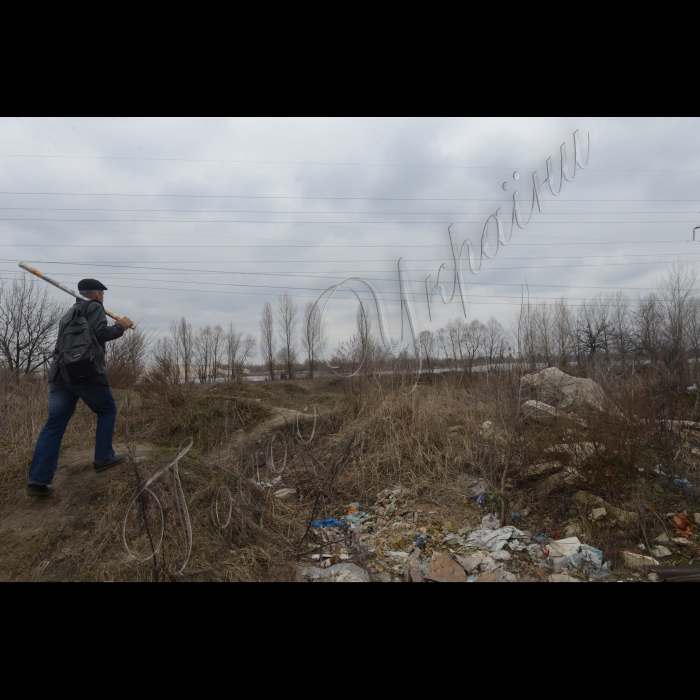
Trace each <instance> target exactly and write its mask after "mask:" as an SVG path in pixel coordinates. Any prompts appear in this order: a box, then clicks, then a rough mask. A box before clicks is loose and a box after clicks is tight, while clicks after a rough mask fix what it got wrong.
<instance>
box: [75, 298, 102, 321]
mask: <svg viewBox="0 0 700 700" xmlns="http://www.w3.org/2000/svg"><path fill="white" fill-rule="evenodd" d="M93 302H95V303H96V304H99V302H98V301H97V299H86V300H85V301H84V303H83V305H82V306H78V307H77V308H76V309H75V311H73V316H72V319H73V320H74V319H75V318H76V317H80V316H84V317H85V318H87V310H88V307H89V306H90V304H92V303H93Z"/></svg>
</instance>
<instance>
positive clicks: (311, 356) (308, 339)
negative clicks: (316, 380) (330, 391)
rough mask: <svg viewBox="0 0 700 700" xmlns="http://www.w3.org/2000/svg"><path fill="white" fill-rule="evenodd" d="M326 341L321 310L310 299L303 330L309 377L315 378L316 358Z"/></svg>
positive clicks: (302, 339) (303, 345)
mask: <svg viewBox="0 0 700 700" xmlns="http://www.w3.org/2000/svg"><path fill="white" fill-rule="evenodd" d="M325 343H326V338H325V332H324V329H323V328H322V327H321V310H320V309H319V308H318V306H317V305H316V304H315V303H314V302H312V301H310V302H309V303H308V304H307V305H306V309H304V321H303V324H302V330H301V345H302V347H303V348H304V352H305V354H306V358H307V361H308V363H309V377H310V378H312V379H313V376H314V369H315V366H316V360H317V358H318V356H319V354H320V353H321V349H322V348H323V346H324V345H325Z"/></svg>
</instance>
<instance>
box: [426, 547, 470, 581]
mask: <svg viewBox="0 0 700 700" xmlns="http://www.w3.org/2000/svg"><path fill="white" fill-rule="evenodd" d="M426 579H428V580H430V581H434V582H436V583H466V581H467V574H466V572H465V571H464V569H463V568H462V567H461V566H460V565H459V564H458V563H457V562H456V561H454V559H451V558H450V557H448V556H447V555H446V554H434V555H433V558H432V559H431V560H430V566H429V568H428V574H427V575H426Z"/></svg>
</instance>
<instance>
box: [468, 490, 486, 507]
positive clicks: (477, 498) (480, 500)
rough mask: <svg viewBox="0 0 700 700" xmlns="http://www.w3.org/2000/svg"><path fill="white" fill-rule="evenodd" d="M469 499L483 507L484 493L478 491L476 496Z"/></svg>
mask: <svg viewBox="0 0 700 700" xmlns="http://www.w3.org/2000/svg"><path fill="white" fill-rule="evenodd" d="M469 500H470V501H473V502H474V503H476V504H478V506H479V507H480V508H483V507H484V494H483V493H480V494H479V495H478V496H475V497H474V498H470V499H469Z"/></svg>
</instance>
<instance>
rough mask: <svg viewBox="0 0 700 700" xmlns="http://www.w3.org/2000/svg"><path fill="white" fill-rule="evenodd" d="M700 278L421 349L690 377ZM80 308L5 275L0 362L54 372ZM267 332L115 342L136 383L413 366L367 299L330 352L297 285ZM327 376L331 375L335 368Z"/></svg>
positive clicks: (273, 311) (425, 359)
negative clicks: (150, 377) (376, 326)
mask: <svg viewBox="0 0 700 700" xmlns="http://www.w3.org/2000/svg"><path fill="white" fill-rule="evenodd" d="M698 291H700V287H699V280H698V274H697V272H696V270H695V269H693V268H691V267H689V266H688V265H685V264H681V263H676V264H674V265H672V266H671V267H670V268H669V270H668V272H667V274H666V275H665V276H664V277H663V278H662V279H661V280H660V281H659V283H658V284H657V285H656V287H655V288H654V289H653V290H652V291H651V292H650V293H648V294H646V295H643V296H642V295H640V296H638V297H637V298H636V299H634V300H633V299H631V298H630V297H628V296H627V295H625V294H624V293H623V292H621V291H616V292H614V293H611V294H607V295H597V296H595V297H593V298H592V299H586V300H583V301H581V303H579V304H571V303H570V302H569V301H568V300H567V299H566V298H564V297H562V298H560V299H557V300H555V301H553V302H549V301H538V300H536V299H535V300H532V299H531V298H530V297H529V296H528V295H527V294H525V295H524V296H523V299H522V303H521V304H520V307H519V309H518V311H517V312H516V313H515V315H514V316H513V317H512V318H511V320H510V323H509V327H508V328H507V329H506V328H504V327H503V325H502V324H501V323H499V321H498V320H496V319H495V318H490V319H489V320H488V321H487V322H486V323H482V322H481V321H479V320H476V319H475V320H471V321H468V320H465V319H462V318H457V319H454V320H451V321H449V322H448V323H447V324H446V325H445V326H444V327H443V328H440V329H438V330H436V331H430V330H424V331H423V332H422V333H421V334H420V338H419V345H420V352H421V359H422V366H423V369H424V370H427V371H428V372H433V371H435V370H438V369H452V370H457V369H463V370H467V371H471V370H473V369H474V367H475V366H477V365H480V364H481V365H486V366H487V367H489V368H496V367H498V366H499V365H501V364H503V363H504V362H505V363H509V362H513V361H519V362H523V361H524V362H526V363H529V364H530V365H532V366H533V367H534V366H536V365H538V364H542V365H546V366H554V365H556V366H559V367H562V368H564V367H566V366H567V365H569V364H571V363H576V364H578V365H579V366H582V367H586V366H590V365H600V364H612V363H616V364H623V365H632V366H634V365H639V364H642V363H644V364H647V363H660V364H663V365H664V366H665V367H667V368H668V369H669V370H670V371H672V372H675V373H677V374H678V373H680V374H682V373H684V372H686V370H687V368H688V364H689V360H694V359H695V358H698V357H700V296H699V295H698ZM68 306H69V304H67V303H61V302H60V301H57V300H55V299H53V298H52V296H51V294H50V292H49V290H48V288H47V287H45V286H43V285H40V283H39V281H38V280H33V279H29V278H27V277H22V278H18V279H14V280H11V281H8V280H0V367H2V368H5V369H7V370H10V371H12V372H15V373H17V374H31V373H33V372H36V371H39V370H42V369H46V367H47V364H48V362H49V361H50V359H51V356H52V354H53V349H54V345H55V342H56V331H57V324H58V321H59V319H60V318H61V316H62V315H63V314H64V313H65V312H66V311H67V309H68ZM259 332H260V335H259V338H255V337H254V336H253V335H251V334H245V333H243V332H239V331H237V329H236V328H235V326H234V325H233V324H232V323H229V324H228V326H226V327H224V326H222V325H215V326H206V327H204V328H199V329H196V330H195V329H193V327H192V325H191V324H190V323H188V322H187V320H186V319H184V318H181V319H180V320H173V321H171V323H170V327H169V334H168V335H166V336H165V337H162V338H160V339H158V340H156V341H155V342H153V341H152V338H151V333H149V331H148V330H147V329H144V328H142V327H139V329H137V330H136V331H129V333H125V334H124V336H123V337H122V338H121V339H120V340H119V341H117V342H114V343H108V344H107V351H108V357H107V360H108V365H109V367H110V374H111V375H113V374H114V373H115V372H116V373H117V374H120V376H122V378H123V381H124V382H125V383H133V382H134V381H136V380H137V379H138V377H139V376H140V374H141V372H142V371H143V370H144V367H145V366H146V365H148V364H151V365H155V366H156V367H158V368H160V369H161V370H162V371H163V372H165V375H166V376H167V378H168V380H169V381H172V382H191V381H198V382H200V383H209V382H213V381H215V380H217V379H226V380H229V381H238V380H240V379H242V378H243V376H244V375H245V374H246V368H252V367H253V364H252V360H253V359H254V358H255V357H256V355H257V354H259V356H260V358H261V359H262V367H261V368H260V369H262V371H264V372H265V374H266V375H267V376H269V378H270V379H275V378H277V377H282V378H292V377H294V376H295V375H299V374H301V373H303V374H304V375H306V376H309V377H313V376H314V375H315V374H316V373H318V371H319V363H320V362H321V358H322V357H323V353H324V352H327V353H328V355H329V356H330V360H329V361H330V364H332V365H333V366H334V367H338V368H339V371H341V372H342V373H352V372H355V371H359V369H360V368H361V369H362V371H363V372H368V373H369V372H375V371H382V370H386V369H390V368H392V367H396V366H397V363H399V364H404V365H406V364H407V363H410V361H411V353H410V352H409V351H408V349H407V348H399V347H398V346H397V345H396V344H394V345H393V346H392V347H390V348H389V350H387V349H386V348H385V347H384V346H383V345H382V344H381V343H379V342H378V341H377V339H376V337H375V335H374V333H373V329H372V321H371V314H370V313H369V310H368V308H367V307H366V306H365V305H364V304H360V305H359V306H358V310H357V315H356V327H355V331H354V332H353V333H352V334H351V335H350V337H349V338H347V339H346V340H344V341H342V342H339V343H338V344H337V345H335V346H334V347H332V348H328V339H327V333H326V329H325V328H323V327H322V323H321V312H320V309H319V307H318V306H316V305H315V304H314V303H313V302H309V303H308V304H307V305H306V307H305V308H304V311H303V313H300V311H299V307H298V305H297V303H296V302H295V301H294V299H293V298H292V297H291V296H290V295H289V294H288V293H287V292H285V293H284V294H282V295H281V296H280V297H279V299H278V302H277V304H276V306H275V307H274V308H273V306H272V304H270V303H269V302H266V303H265V304H264V305H263V308H262V311H261V315H260V322H259ZM324 371H325V370H324Z"/></svg>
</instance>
